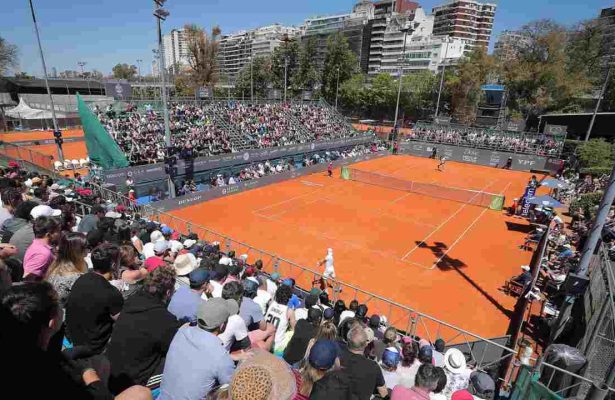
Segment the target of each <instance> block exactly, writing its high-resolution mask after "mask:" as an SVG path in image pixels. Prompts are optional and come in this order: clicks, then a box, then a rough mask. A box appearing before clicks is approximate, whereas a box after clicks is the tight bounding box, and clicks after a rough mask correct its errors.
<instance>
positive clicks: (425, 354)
mask: <svg viewBox="0 0 615 400" xmlns="http://www.w3.org/2000/svg"><path fill="white" fill-rule="evenodd" d="M432 356H433V349H432V348H431V346H421V348H420V349H419V358H423V359H431V357H432Z"/></svg>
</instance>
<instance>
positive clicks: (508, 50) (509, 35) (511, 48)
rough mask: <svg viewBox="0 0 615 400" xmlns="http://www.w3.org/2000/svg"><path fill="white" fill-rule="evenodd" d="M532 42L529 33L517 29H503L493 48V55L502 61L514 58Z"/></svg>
mask: <svg viewBox="0 0 615 400" xmlns="http://www.w3.org/2000/svg"><path fill="white" fill-rule="evenodd" d="M529 44H530V39H529V38H528V37H527V35H524V34H523V33H522V32H517V31H502V32H501V33H500V35H499V36H498V40H497V41H496V42H495V46H494V48H493V55H494V56H495V57H497V58H499V59H500V60H502V61H507V60H513V59H514V58H516V57H517V56H518V55H519V52H520V51H522V50H523V49H524V48H526V47H527V46H528V45H529Z"/></svg>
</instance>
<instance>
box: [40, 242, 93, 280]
mask: <svg viewBox="0 0 615 400" xmlns="http://www.w3.org/2000/svg"><path fill="white" fill-rule="evenodd" d="M86 245H87V241H86V238H85V235H84V234H83V233H78V232H69V233H64V234H63V235H62V236H61V237H60V243H59V244H58V256H57V257H56V259H55V260H54V261H53V262H52V263H51V265H50V266H49V269H48V270H47V274H46V275H45V277H46V278H49V277H52V276H66V275H73V274H84V273H86V272H87V271H88V266H87V264H86V262H85V258H84V257H85V255H86V253H87V251H86Z"/></svg>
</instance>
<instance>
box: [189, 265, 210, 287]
mask: <svg viewBox="0 0 615 400" xmlns="http://www.w3.org/2000/svg"><path fill="white" fill-rule="evenodd" d="M188 279H190V286H201V285H203V284H205V282H209V280H210V279H211V271H209V270H207V269H205V268H197V269H195V270H194V271H192V272H191V273H190V274H189V275H188Z"/></svg>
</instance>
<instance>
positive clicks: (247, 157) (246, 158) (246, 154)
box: [243, 152, 250, 161]
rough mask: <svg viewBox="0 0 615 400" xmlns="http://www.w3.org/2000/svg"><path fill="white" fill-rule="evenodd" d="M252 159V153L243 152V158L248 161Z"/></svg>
mask: <svg viewBox="0 0 615 400" xmlns="http://www.w3.org/2000/svg"><path fill="white" fill-rule="evenodd" d="M249 159H250V153H247V152H246V153H243V160H244V161H248V160H249Z"/></svg>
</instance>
